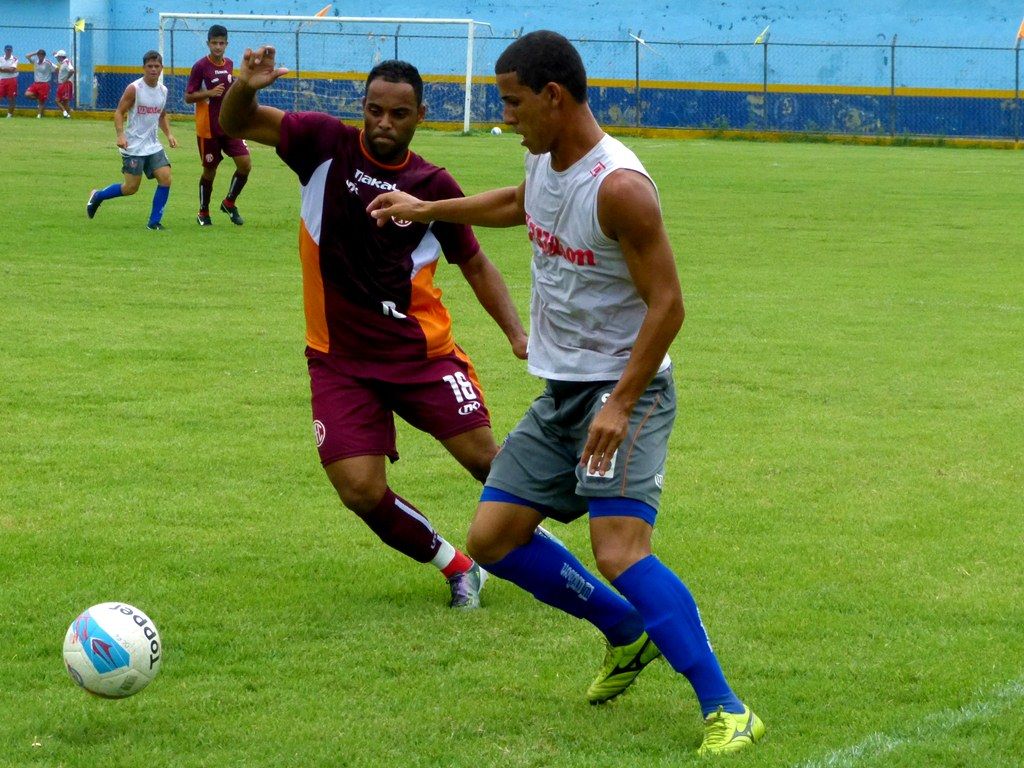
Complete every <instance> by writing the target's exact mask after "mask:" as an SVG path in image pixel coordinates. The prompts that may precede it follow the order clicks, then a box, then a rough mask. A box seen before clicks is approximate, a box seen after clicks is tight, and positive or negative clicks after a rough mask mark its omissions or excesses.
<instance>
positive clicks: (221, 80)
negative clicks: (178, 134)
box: [185, 56, 234, 139]
mask: <svg viewBox="0 0 1024 768" xmlns="http://www.w3.org/2000/svg"><path fill="white" fill-rule="evenodd" d="M232 66H233V65H232V63H231V59H229V58H227V57H225V58H224V63H223V64H214V63H213V60H212V59H211V58H210V57H209V56H203V58H201V59H200V60H199V61H197V62H196V63H195V64H193V65H192V72H191V73H190V74H189V76H188V85H186V86H185V93H195V92H196V91H208V90H210V89H211V88H216V87H217V86H218V85H223V86H224V89H225V91H226V90H227V88H228V86H229V85H231V81H232V80H233V77H232V75H231V73H232V72H233V71H234V70H233V68H232ZM223 99H224V97H223V96H218V97H217V98H210V99H206V100H205V101H199V102H196V135H197V136H199V137H200V138H203V139H213V138H219V137H221V136H223V135H224V131H222V130H221V128H220V103H221V101H223Z"/></svg>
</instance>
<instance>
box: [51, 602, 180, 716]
mask: <svg viewBox="0 0 1024 768" xmlns="http://www.w3.org/2000/svg"><path fill="white" fill-rule="evenodd" d="M162 658H163V646H162V645H161V642H160V633H159V632H158V631H157V629H156V625H155V624H154V623H153V621H152V619H150V618H149V617H148V616H147V615H146V614H144V613H143V612H142V611H140V610H139V609H138V608H135V607H133V606H131V605H128V604H127V603H100V604H99V605H94V606H92V607H91V608H89V609H88V610H85V611H83V612H82V613H81V614H80V615H79V616H78V618H77V619H75V620H74V621H73V622H71V626H70V627H68V631H67V634H66V635H65V636H64V664H65V666H66V667H67V669H68V674H69V675H71V679H72V680H74V681H75V682H76V683H77V684H78V685H80V686H81V687H82V688H85V690H87V691H89V693H93V694H95V695H97V696H102V697H103V698H106V699H123V698H124V697H126V696H131V695H132V694H134V693H138V692H139V691H141V690H142V689H143V688H145V687H146V686H147V685H149V684H150V683H151V682H152V681H153V678H154V677H156V675H157V672H159V671H160V664H161V663H162Z"/></svg>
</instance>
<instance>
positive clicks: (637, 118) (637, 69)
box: [633, 29, 643, 131]
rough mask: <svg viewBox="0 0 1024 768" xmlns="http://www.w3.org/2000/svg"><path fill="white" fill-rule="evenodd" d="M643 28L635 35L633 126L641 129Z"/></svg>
mask: <svg viewBox="0 0 1024 768" xmlns="http://www.w3.org/2000/svg"><path fill="white" fill-rule="evenodd" d="M642 34H643V30H641V29H638V30H637V31H636V34H635V35H634V36H633V81H634V91H635V92H634V104H633V112H634V113H635V114H634V115H633V126H634V127H635V128H636V129H637V130H638V131H639V130H640V110H641V106H640V44H641V43H642V42H643V39H641V37H640V35H642Z"/></svg>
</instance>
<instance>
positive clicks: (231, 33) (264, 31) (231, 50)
mask: <svg viewBox="0 0 1024 768" xmlns="http://www.w3.org/2000/svg"><path fill="white" fill-rule="evenodd" d="M213 24H223V25H224V26H225V27H227V29H228V41H229V47H228V54H227V55H228V58H230V59H232V60H233V61H235V62H240V60H241V57H242V52H243V51H244V50H245V49H246V48H256V47H257V46H259V45H264V44H270V45H274V46H275V48H276V49H277V59H278V63H279V65H280V66H284V67H287V68H288V69H289V73H288V75H286V76H285V77H283V78H281V79H280V80H278V81H277V82H276V83H275V84H274V85H273V86H270V87H269V88H267V89H266V93H265V94H264V95H263V96H261V100H262V101H264V103H268V104H271V105H272V106H277V107H280V108H282V109H289V110H302V109H306V110H316V111H322V112H328V113H331V114H337V115H338V116H340V117H347V118H353V119H354V118H356V117H360V116H361V115H362V107H361V103H362V93H363V82H364V81H365V78H366V74H367V73H368V72H369V71H370V69H372V68H373V67H374V66H375V65H376V64H378V63H379V62H380V61H383V60H385V59H393V58H402V59H405V60H407V61H410V62H411V63H412V64H414V65H415V66H416V68H417V69H419V70H420V74H421V75H423V81H424V101H427V102H428V116H427V119H432V120H438V121H440V122H459V121H461V123H462V130H463V132H464V133H468V132H469V130H470V123H471V122H472V118H473V109H474V82H473V79H474V66H479V59H478V50H477V48H478V44H479V43H478V41H479V38H478V36H477V27H482V28H484V29H487V30H488V31H489V30H490V24H488V23H487V22H483V21H476V20H474V19H430V18H411V17H410V18H402V17H365V16H280V15H254V14H220V13H160V15H159V28H158V36H159V39H158V50H159V51H160V54H161V56H163V58H164V62H165V65H166V68H165V82H166V83H167V84H168V86H169V88H170V91H171V97H170V99H169V103H168V106H169V108H170V109H171V111H179V109H178V108H179V107H180V111H187V108H186V107H185V105H184V99H183V94H184V90H185V84H186V83H187V81H188V73H189V70H190V69H191V66H192V64H193V62H195V61H196V60H197V59H199V58H201V57H202V56H204V55H205V54H206V53H208V49H207V47H206V32H207V30H208V29H209V27H210V26H211V25H213ZM479 79H480V78H478V81H479ZM457 90H461V91H462V93H461V94H459V95H461V97H462V98H461V103H460V102H459V101H456V100H455V99H453V97H455V96H456V93H455V91H457ZM476 90H477V91H478V92H479V93H478V101H479V102H481V104H480V108H481V109H482V108H483V102H484V101H485V99H484V98H481V97H482V96H483V93H482V86H481V85H480V84H479V82H478V84H477V88H476Z"/></svg>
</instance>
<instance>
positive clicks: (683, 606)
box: [612, 555, 743, 717]
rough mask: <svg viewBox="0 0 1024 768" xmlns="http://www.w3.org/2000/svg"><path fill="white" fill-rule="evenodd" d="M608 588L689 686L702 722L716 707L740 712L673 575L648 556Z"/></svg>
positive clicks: (701, 626)
mask: <svg viewBox="0 0 1024 768" xmlns="http://www.w3.org/2000/svg"><path fill="white" fill-rule="evenodd" d="M612 584H613V585H614V586H615V588H616V589H617V590H619V592H621V593H622V594H623V595H625V596H626V599H627V600H629V602H630V603H632V604H633V605H635V606H636V608H637V610H638V611H640V614H641V615H642V616H643V618H644V626H645V627H646V628H647V634H649V635H650V636H651V639H652V640H653V641H654V644H655V645H657V646H658V648H659V650H661V652H662V654H663V655H664V656H665V659H666V660H667V661H668V663H669V664H671V665H672V669H674V670H675V671H676V672H679V673H681V674H683V675H685V676H686V679H687V680H689V681H690V685H692V686H693V690H694V692H695V693H696V694H697V699H698V701H700V708H701V711H702V712H703V713H704V715H705V717H706V716H707V715H709V714H710V713H711V712H713V711H715V709H717V708H718V707H719V706H721V707H723V708H724V709H725V711H726V712H732V713H737V714H738V713H740V712H742V711H743V704H742V703H741V702H740V700H739V699H738V698H737V697H736V694H735V693H733V691H732V688H730V687H729V683H727V682H726V680H725V675H724V674H723V673H722V668H721V666H719V664H718V658H717V657H716V656H715V652H714V651H713V650H711V641H710V640H708V635H707V632H706V631H705V630H704V624H703V623H702V622H701V620H700V613H699V611H698V610H697V603H696V601H694V599H693V595H691V594H690V590H689V589H687V588H686V585H685V584H683V582H682V581H681V580H680V578H679V577H678V576H676V574H675V573H673V572H672V571H671V570H670V569H668V568H666V567H665V565H663V564H662V562H661V561H660V560H658V558H656V557H655V556H654V555H648V556H647V557H645V558H644V559H643V560H640V561H638V562H636V563H634V564H633V565H632V566H630V567H629V568H627V569H626V570H625V571H623V572H622V573H621V574H619V576H618V578H616V579H615V580H614V581H613V582H612Z"/></svg>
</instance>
